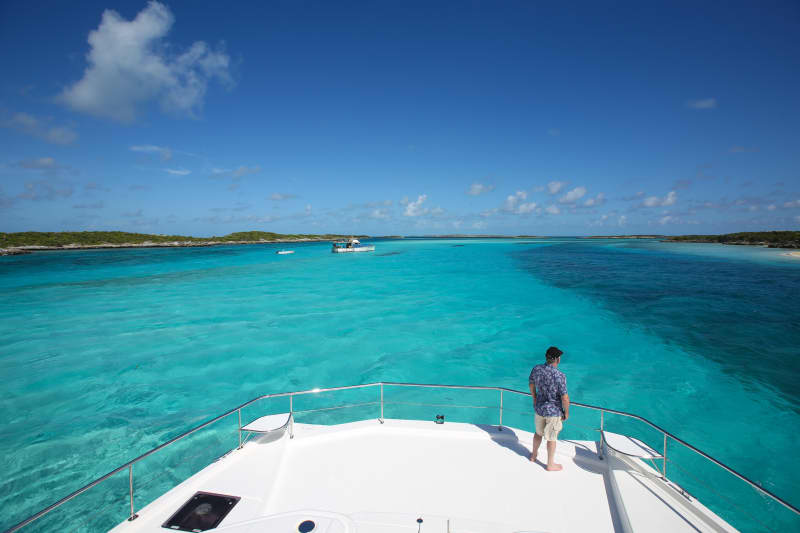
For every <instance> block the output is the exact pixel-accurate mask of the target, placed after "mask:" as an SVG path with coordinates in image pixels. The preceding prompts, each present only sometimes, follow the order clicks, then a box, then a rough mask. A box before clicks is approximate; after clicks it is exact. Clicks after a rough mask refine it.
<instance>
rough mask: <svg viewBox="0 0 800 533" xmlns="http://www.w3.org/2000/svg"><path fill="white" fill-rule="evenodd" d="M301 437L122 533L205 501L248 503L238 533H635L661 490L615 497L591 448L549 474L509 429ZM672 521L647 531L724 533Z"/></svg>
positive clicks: (264, 444)
mask: <svg viewBox="0 0 800 533" xmlns="http://www.w3.org/2000/svg"><path fill="white" fill-rule="evenodd" d="M294 435H295V436H294V438H293V439H289V438H288V435H284V436H282V437H280V438H277V439H276V438H275V437H274V436H272V437H270V436H263V437H260V438H257V439H255V440H252V441H250V442H248V443H247V444H245V446H244V447H243V448H242V449H241V450H236V451H234V452H232V453H231V454H229V455H227V456H225V457H224V458H222V459H220V460H219V461H217V462H216V463H214V464H212V465H210V466H209V467H207V468H206V469H204V470H203V471H201V472H199V473H198V474H196V475H195V476H193V477H191V478H189V479H188V480H186V481H185V482H183V483H181V484H180V485H179V486H178V487H176V488H174V489H173V490H171V491H169V492H168V493H166V494H165V495H163V496H162V497H160V498H159V499H157V500H156V501H154V502H153V503H151V504H150V505H148V506H146V507H144V508H143V509H141V510H140V511H139V513H138V514H139V517H138V518H137V519H136V520H134V521H132V522H127V521H126V522H124V523H122V524H120V525H119V526H117V528H115V529H114V531H115V532H118V533H119V532H144V531H153V532H155V531H163V529H161V524H162V523H163V522H164V520H166V518H168V517H169V515H170V513H172V512H174V510H175V509H177V508H178V507H180V506H181V505H182V504H183V502H185V501H186V500H187V499H188V498H190V497H191V496H192V494H194V493H195V492H196V491H201V490H202V491H206V492H214V493H221V494H230V495H233V496H238V497H240V498H241V501H240V503H239V504H238V505H237V507H236V508H235V509H233V511H232V512H231V513H230V515H229V516H228V517H226V518H225V520H224V521H223V522H222V523H221V524H220V526H219V528H218V529H220V530H223V531H231V532H245V531H256V530H259V531H263V530H264V528H265V527H266V526H267V525H269V529H270V530H275V531H281V530H283V525H280V524H284V522H286V521H287V520H289V521H290V522H291V520H295V519H296V520H300V518H302V516H306V517H310V519H314V517H315V516H317V517H319V519H320V520H323V521H325V523H326V524H329V527H330V531H331V532H333V531H342V532H350V531H357V532H362V531H376V532H378V531H385V532H387V533H389V532H401V531H418V529H417V527H418V525H419V524H417V522H416V520H417V518H422V519H423V523H422V524H423V525H424V527H423V528H421V529H420V530H419V531H446V529H445V528H446V522H447V521H448V520H449V521H450V526H451V531H453V532H456V531H458V532H462V531H464V532H466V531H471V532H475V533H484V532H485V533H489V532H502V531H508V532H509V533H510V532H513V531H550V532H556V531H564V532H569V531H624V530H627V529H628V527H629V526H628V524H629V522H625V521H623V520H621V519H620V517H621V516H626V513H625V512H624V511H623V512H622V513H620V509H619V508H618V506H619V505H624V501H625V499H626V498H630V497H632V496H626V495H625V494H632V493H633V492H637V491H638V490H644V491H646V492H649V491H651V490H652V488H650V487H646V485H642V488H641V489H636V488H635V487H634V488H633V489H631V488H630V487H627V488H625V491H624V493H623V495H622V497H621V498H620V497H617V496H615V492H614V488H613V486H612V478H611V476H610V475H609V471H608V463H609V462H608V458H607V457H604V458H601V457H600V454H598V446H599V443H596V442H591V441H561V442H559V444H558V448H557V450H558V458H559V461H560V462H561V463H562V464H563V465H564V470H563V471H561V472H555V473H554V472H546V471H545V469H544V467H543V465H542V464H540V463H531V462H530V461H529V457H528V456H529V454H530V446H531V442H530V441H531V439H532V435H531V434H530V433H528V432H525V431H521V430H518V429H514V428H508V427H504V428H503V430H502V431H500V430H498V428H497V427H496V426H482V425H473V424H462V423H446V424H443V425H437V424H434V423H432V422H422V421H406V420H386V421H385V423H383V424H380V423H379V422H378V421H376V420H367V421H361V422H354V423H349V424H341V425H335V426H316V425H308V424H296V425H295V433H294ZM540 454H541V455H542V458H543V456H544V449H542V450H540ZM617 467H618V468H619V465H617ZM647 482H648V483H650V482H655V483H657V481H653V480H647ZM631 491H633V492H631ZM631 501H633V500H631ZM666 508H667V509H668V511H667V512H671V511H669V508H670V507H669V506H666ZM661 514H663V513H661ZM673 514H674V515H675V516H674V518H675V519H674V520H667V521H665V520H664V517H663V516H661V517H660V523H653V524H652V526H653V528H648V529H651V530H655V531H681V530H687V531H697V530H700V531H714V530H717V529H715V528H708V527H706V525H705V522H703V521H702V520H699V519H698V517H697V516H691V514H690V513H686V512H683V513H681V512H674V513H673ZM654 515H655V514H654ZM287 517H289V518H287ZM325 517H327V518H325ZM331 517H333V518H331ZM687 517H688V519H691V520H693V522H692V521H687ZM290 518H291V519H290ZM412 518H413V522H412V521H411V519H412ZM287 523H288V522H287ZM298 523H299V522H298ZM425 524H427V525H425ZM279 525H280V527H278V526H279ZM661 525H668V526H669V529H664V528H663V527H661ZM440 526H444V528H441V527H440ZM641 526H642V524H641V523H638V526H637V529H641ZM682 526H683V527H682ZM276 527H278V529H275V528H276ZM295 527H296V526H295ZM326 527H328V526H326ZM295 530H296V529H288V530H287V531H295Z"/></svg>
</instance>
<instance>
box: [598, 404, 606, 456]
mask: <svg viewBox="0 0 800 533" xmlns="http://www.w3.org/2000/svg"><path fill="white" fill-rule="evenodd" d="M603 414H605V413H604V412H603V411H600V451H599V453H598V454H597V456H598V457H599V458H600V459H602V458H603V442H605V437H604V436H603Z"/></svg>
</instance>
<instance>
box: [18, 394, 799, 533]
mask: <svg viewBox="0 0 800 533" xmlns="http://www.w3.org/2000/svg"><path fill="white" fill-rule="evenodd" d="M384 386H392V387H420V388H433V389H464V390H486V391H497V392H499V402H500V403H499V421H498V422H499V423H498V427H499V428H500V429H502V427H503V393H504V392H506V393H511V394H517V395H522V396H529V397H530V396H531V394H530V392H525V391H519V390H515V389H509V388H505V387H487V386H476V385H442V384H432V383H402V382H390V381H381V382H375V383H366V384H362V385H348V386H344V387H331V388H326V389H320V388H315V389H310V390H304V391H296V392H280V393H275V394H265V395H262V396H258V397H257V398H253V399H252V400H250V401H247V402H245V403H243V404H241V405H239V406H238V407H234V408H233V409H230V410H228V411H226V412H224V413H223V414H221V415H218V416H216V417H214V418H212V419H210V420H207V421H205V422H203V423H202V424H200V425H198V426H195V427H193V428H191V429H189V430H188V431H185V432H183V433H181V434H180V435H178V436H176V437H173V438H172V439H170V440H168V441H166V442H164V443H163V444H160V445H158V446H156V447H155V448H153V449H151V450H149V451H147V452H145V453H143V454H141V455H140V456H138V457H136V458H135V459H133V460H131V461H128V462H127V463H125V464H123V465H122V466H119V467H117V468H115V469H114V470H112V471H111V472H109V473H107V474H106V475H104V476H101V477H99V478H97V479H95V480H94V481H92V482H90V483H88V484H86V485H84V486H83V487H81V488H79V489H78V490H76V491H74V492H72V493H70V494H69V495H67V496H65V497H63V498H61V499H60V500H58V501H57V502H55V503H53V504H51V505H49V506H47V507H45V508H44V509H42V510H41V511H39V512H37V513H36V514H34V515H31V516H30V517H28V518H26V519H25V520H23V521H22V522H20V523H18V524H16V525H14V526H12V527H11V528H10V529H8V530H6V532H5V533H13V532H15V531H18V530H20V529H22V528H23V527H25V526H27V525H28V524H30V523H32V522H34V521H36V520H38V519H39V518H41V517H43V516H45V515H46V514H48V513H50V512H51V511H53V510H55V509H57V508H58V507H60V506H61V505H63V504H65V503H67V502H68V501H70V500H72V499H74V498H75V497H77V496H79V495H80V494H83V493H84V492H86V491H87V490H89V489H91V488H92V487H94V486H96V485H98V484H100V483H102V482H103V481H105V480H107V479H108V478H110V477H112V476H114V475H115V474H117V473H119V472H122V471H124V470H125V469H127V470H128V487H129V498H130V516H129V517H128V520H129V521H130V520H135V519H136V518H137V517H138V515H137V514H136V512H135V507H134V490H133V466H134V465H135V464H136V463H138V462H139V461H141V460H143V459H145V458H146V457H149V456H150V455H153V454H154V453H156V452H157V451H159V450H162V449H164V448H166V447H167V446H169V445H171V444H174V443H175V442H178V441H179V440H181V439H184V438H186V437H188V436H189V435H192V434H193V433H196V432H197V431H199V430H201V429H203V428H205V427H207V426H210V425H211V424H213V423H215V422H217V421H219V420H221V419H223V418H226V417H228V416H230V415H232V414H233V413H237V416H238V422H239V447H241V446H242V409H244V408H245V407H248V406H250V405H252V404H254V403H256V402H258V401H261V400H266V399H271V398H281V397H288V398H289V412H290V413H295V412H301V411H294V397H295V396H301V395H307V394H317V393H320V392H334V391H340V390H351V389H363V388H369V387H379V388H380V401H379V402H368V403H362V404H358V406H364V405H373V404H378V403H380V416H379V417H378V420H379V421H380V423H381V424H382V423H383V421H384ZM389 403H393V402H389ZM570 404H571V405H573V406H576V407H582V408H585V409H590V410H594V411H599V412H600V428H599V429H600V432H601V433H600V435H601V443H602V439H603V437H602V435H603V433H602V431H603V429H604V428H603V425H604V415H605V413H611V414H615V415H620V416H624V417H628V418H633V419H635V420H639V421H640V422H643V423H645V424H646V425H648V426H650V427H651V428H653V429H655V430H656V431H658V432H660V433H661V434H662V435H663V437H664V444H663V453H662V455H663V467H662V471H661V475H662V478H663V479H664V480H666V479H667V472H666V464H667V439H668V438H669V439H672V440H674V441H675V442H677V443H678V444H681V445H683V446H685V447H686V448H688V449H689V450H692V451H693V452H695V453H696V454H698V455H700V456H701V457H703V458H705V459H707V460H709V461H711V462H712V463H713V464H715V465H717V466H719V467H720V468H722V469H723V470H725V471H727V472H728V473H730V474H733V475H734V476H735V477H737V478H739V479H740V480H742V481H744V482H745V483H747V484H748V485H750V486H751V487H752V488H754V489H755V490H757V491H758V492H760V493H761V494H763V495H765V496H767V497H768V498H770V499H772V500H773V501H775V502H777V503H779V504H780V505H782V506H783V507H785V508H786V509H789V510H790V511H792V512H793V513H795V514H798V515H800V509H798V508H797V507H795V506H794V505H792V504H790V503H789V502H787V501H786V500H784V499H783V498H781V497H780V496H778V495H776V494H774V493H772V492H771V491H769V490H768V489H765V488H763V487H762V486H761V485H759V484H758V483H756V482H754V481H752V480H751V479H749V478H748V477H747V476H745V475H743V474H740V473H739V472H737V471H736V470H734V469H733V468H731V467H729V466H727V465H726V464H724V463H723V462H721V461H719V460H717V459H715V458H714V457H712V456H711V455H709V454H707V453H705V452H704V451H702V450H700V449H698V448H696V447H695V446H693V445H691V444H689V443H688V442H686V441H684V440H683V439H681V438H679V437H677V436H675V435H673V434H672V433H670V432H669V431H667V430H665V429H663V428H662V427H660V426H658V425H657V424H655V423H653V422H651V421H650V420H648V419H646V418H644V417H642V416H639V415H636V414H633V413H627V412H625V411H619V410H616V409H609V408H606V407H600V406H597V405H590V404H585V403H580V402H570ZM420 405H431V404H427V403H422V404H420ZM343 407H352V406H343ZM453 407H487V406H453ZM327 409H331V408H318V409H307V410H303V411H302V412H312V411H321V410H327Z"/></svg>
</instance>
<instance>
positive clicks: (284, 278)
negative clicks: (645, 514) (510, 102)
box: [0, 237, 800, 531]
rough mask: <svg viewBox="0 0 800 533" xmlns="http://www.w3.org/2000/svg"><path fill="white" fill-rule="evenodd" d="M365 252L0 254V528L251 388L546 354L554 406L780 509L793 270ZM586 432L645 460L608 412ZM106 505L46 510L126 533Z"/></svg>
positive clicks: (580, 246) (221, 435)
mask: <svg viewBox="0 0 800 533" xmlns="http://www.w3.org/2000/svg"><path fill="white" fill-rule="evenodd" d="M365 241H367V242H371V243H374V244H376V245H377V248H376V250H375V252H371V253H364V254H341V255H340V254H331V253H330V250H329V248H330V244H329V243H319V242H309V243H293V244H292V245H291V246H290V248H291V249H293V250H294V251H295V253H294V254H292V255H288V256H279V255H276V254H275V251H276V250H278V249H280V248H287V245H286V243H276V244H263V245H262V244H256V245H248V246H240V245H223V246H214V247H204V248H134V249H113V250H81V251H48V252H37V253H34V254H30V255H21V256H11V257H2V258H0V292H1V293H2V296H3V297H2V298H0V365H1V368H2V375H3V378H4V379H3V380H2V385H0V398H1V399H0V405H2V407H3V412H4V413H6V416H5V417H4V418H3V420H2V422H0V435H2V438H0V452H2V454H0V455H1V456H2V458H0V467H1V468H2V471H3V472H5V473H6V475H5V476H4V478H3V479H2V481H0V503H2V505H3V507H4V508H6V509H7V510H9V512H7V513H5V514H4V515H3V516H2V517H0V527H2V528H8V527H10V526H12V525H13V524H15V523H17V522H18V521H20V520H22V519H24V518H25V517H27V516H29V515H31V514H33V513H34V512H36V511H38V510H39V509H41V508H43V507H45V506H47V505H48V504H50V503H53V502H54V501H56V500H58V499H59V498H61V497H63V496H65V495H66V494H68V493H70V492H71V491H73V490H75V489H77V488H79V487H81V486H83V485H84V484H86V483H88V482H89V481H91V480H93V479H95V478H97V477H99V476H101V475H103V474H105V473H106V472H108V471H110V470H112V469H113V468H114V467H116V466H118V465H121V464H123V463H125V462H127V461H129V460H130V459H132V458H134V457H136V456H138V455H139V454H141V453H143V452H145V451H147V450H149V449H151V448H153V447H155V446H157V445H158V444H160V443H162V442H164V441H166V440H168V439H169V438H171V437H173V436H175V435H177V434H179V433H181V432H182V431H185V430H187V429H189V428H191V427H193V426H195V425H197V424H198V423H200V422H202V421H204V420H206V419H209V418H211V417H213V416H216V415H218V414H220V413H222V412H224V411H225V410H227V409H230V408H232V407H235V406H236V405H239V404H241V403H243V402H245V401H247V400H250V399H252V398H254V397H256V396H259V395H261V394H266V393H272V392H287V391H296V390H306V389H312V388H315V387H320V388H327V387H336V386H344V385H352V384H361V383H370V382H376V381H394V382H418V383H444V384H460V385H481V386H499V387H507V388H511V389H519V390H526V389H527V378H528V374H529V372H530V370H531V367H532V366H533V365H535V364H538V363H541V362H543V360H544V352H545V350H546V349H547V348H548V347H549V346H551V345H554V346H558V347H559V348H560V349H561V350H563V352H564V356H563V358H562V363H561V366H560V369H561V370H562V371H564V372H565V374H566V375H567V380H568V388H569V395H570V398H571V399H572V400H573V401H576V402H582V403H587V404H593V405H600V406H603V407H608V408H611V409H616V410H621V411H627V412H632V413H635V414H637V415H640V416H643V417H645V418H647V419H649V420H651V421H653V422H654V423H656V424H658V425H659V426H661V427H663V428H665V429H666V430H667V431H670V432H672V433H673V434H675V435H676V436H678V437H679V438H681V439H683V440H685V441H687V442H689V443H691V444H693V445H695V446H697V447H698V448H700V449H701V450H703V451H704V452H707V453H709V454H710V455H712V456H713V457H715V458H717V459H718V460H720V461H722V462H723V463H725V464H727V465H729V466H731V467H732V468H734V469H736V470H737V471H739V472H741V473H742V474H744V475H746V476H748V477H749V478H751V479H753V480H755V481H756V482H758V483H760V484H761V485H762V486H763V487H765V488H768V489H769V490H771V491H773V492H774V493H776V494H778V495H779V496H781V497H783V498H785V499H787V500H788V501H789V502H790V503H793V504H797V503H798V499H800V481H798V479H800V463H798V462H797V461H795V460H793V457H794V453H793V450H794V448H795V442H794V441H795V437H796V435H797V432H798V429H800V387H798V385H797V384H798V383H800V357H798V355H799V354H798V346H800V307H799V306H798V305H797V302H796V300H797V295H798V294H800V259H798V258H796V257H791V256H789V255H787V250H781V249H768V248H762V247H745V246H726V245H719V244H693V243H669V242H660V241H658V240H646V239H585V238H574V237H553V238H544V239H535V240H534V239H531V240H526V239H522V238H509V239H501V238H491V239H489V238H484V239H482V238H453V239H442V238H435V239H432V238H404V239H397V240H381V239H376V240H370V241H368V240H366V239H365ZM449 399H450V400H452V398H449ZM442 409H444V412H446V413H448V419H450V418H451V416H450V413H452V418H453V419H455V420H460V419H463V420H464V421H474V422H475V423H479V422H480V423H492V421H491V420H490V419H489V418H486V419H483V418H480V417H481V416H488V415H472V414H466V413H462V412H459V411H458V409H456V408H453V409H451V410H448V409H447V408H442ZM526 409H527V410H529V406H526V405H525V404H524V403H519V404H518V405H516V404H515V405H509V406H508V414H507V415H505V416H506V417H507V418H504V423H505V424H507V425H509V426H512V427H519V428H521V429H525V430H531V429H532V426H533V418H532V416H530V415H529V414H528V413H527V412H526ZM397 413H398V415H400V416H405V415H409V416H411V415H412V414H414V415H417V414H419V413H422V414H420V416H428V415H430V414H431V413H432V411H431V413H428V412H427V411H425V412H421V411H419V410H416V411H414V412H413V413H412V412H411V411H406V412H403V411H397ZM339 416H345V417H346V416H347V415H346V414H335V413H331V414H326V415H325V416H324V417H322V418H318V419H316V420H315V421H318V422H320V423H335V422H337V421H340V418H337V417H339ZM470 417H478V418H470ZM301 421H302V420H301ZM598 422H599V420H598V416H597V415H596V413H592V412H582V411H580V410H578V409H575V410H573V412H572V416H571V418H570V420H568V421H567V422H566V423H565V428H564V433H563V435H562V438H565V439H586V440H598V435H597V432H596V431H595V430H596V428H597V427H598ZM605 424H606V428H607V429H610V430H612V431H613V430H614V428H619V429H620V430H628V431H630V432H633V433H634V434H636V435H637V436H639V437H640V438H643V439H645V440H647V441H648V443H650V444H651V445H652V446H654V447H656V445H658V444H659V442H658V440H657V439H655V436H656V434H655V433H654V432H653V433H650V432H648V431H646V430H643V429H642V428H641V427H638V428H637V427H636V426H635V425H633V424H632V423H631V421H629V420H624V419H622V418H613V417H607V418H606V420H605ZM228 426H230V424H228ZM228 426H226V427H224V428H214V429H210V430H208V432H207V433H205V434H204V435H203V436H198V439H199V440H198V442H201V443H203V451H204V453H200V454H188V458H185V459H184V460H182V461H181V462H180V463H174V462H169V461H168V460H167V459H166V458H163V459H158V461H157V462H153V463H152V464H150V465H143V470H144V472H143V473H142V475H141V477H140V478H138V479H139V480H140V481H139V484H138V485H137V494H138V495H140V496H138V498H139V499H138V503H137V505H139V506H140V505H144V504H145V503H147V501H148V500H151V499H153V498H154V497H156V496H157V495H158V494H160V493H161V492H163V491H164V490H165V489H167V488H169V487H170V486H172V485H174V484H175V483H177V482H179V481H180V480H181V479H184V478H185V477H187V476H188V475H189V474H190V473H192V472H194V471H196V470H197V469H198V468H200V467H202V466H204V465H205V464H207V463H208V462H209V461H210V460H213V459H214V458H215V457H216V456H218V455H220V454H221V453H225V451H227V450H228V449H230V448H232V447H233V446H234V445H235V438H236V431H235V427H234V428H231V427H228ZM193 438H194V437H193ZM654 439H655V440H654ZM657 449H660V446H658V447H657ZM160 453H165V454H167V455H169V454H170V451H169V450H165V451H164V452H160ZM670 453H671V454H674V455H671V456H670V457H671V458H672V460H674V461H675V462H676V466H677V468H676V469H675V470H674V471H673V472H671V473H670V477H671V478H673V479H675V480H676V481H677V482H678V483H680V484H681V485H683V486H684V487H686V488H687V489H688V490H689V492H690V493H691V494H693V495H696V496H698V497H699V498H700V500H701V501H702V502H703V503H704V504H705V505H707V506H708V507H710V508H711V509H712V510H714V511H715V512H718V513H719V514H720V515H721V516H722V517H723V518H725V519H726V520H728V521H730V523H731V524H732V525H734V526H735V527H737V528H739V529H740V530H742V531H759V530H768V529H780V528H781V527H788V526H791V525H792V524H796V521H795V520H796V519H795V517H794V516H793V515H792V514H791V513H789V512H788V511H786V510H784V509H782V508H780V507H779V506H777V505H775V504H774V502H771V501H768V500H766V499H764V498H763V497H762V496H760V495H758V494H757V493H756V492H755V491H754V490H753V489H751V488H750V487H748V486H746V485H745V484H744V483H742V482H741V481H740V480H737V479H736V478H734V477H733V476H731V475H729V474H727V473H724V472H722V471H721V470H720V469H719V468H717V467H716V466H714V465H712V464H710V463H708V462H705V461H702V460H700V459H699V457H698V456H696V455H694V454H693V453H692V452H690V451H688V450H686V449H681V447H680V446H679V445H677V444H674V445H671V447H670ZM214 454H216V455H214ZM137 468H138V467H137ZM112 489H113V490H112ZM112 492H113V494H112ZM720 493H721V494H722V497H720ZM726 496H727V497H728V499H730V500H732V502H731V501H728V500H726V498H725V497H726ZM126 498H127V475H125V476H124V479H122V478H121V477H120V478H119V479H114V480H112V483H111V484H110V485H109V486H107V487H105V486H104V485H101V486H98V487H95V488H93V489H91V490H90V491H89V492H87V493H85V494H83V495H81V496H80V497H78V498H76V501H75V502H74V503H70V504H68V505H67V506H65V507H69V506H75V507H74V508H77V507H78V506H84V507H93V508H94V509H97V510H98V512H97V513H94V515H93V517H92V519H91V521H89V522H87V523H83V524H76V528H77V529H78V530H85V531H95V530H103V529H107V528H108V527H111V526H113V525H114V524H115V523H117V522H119V521H121V520H123V519H124V518H125V516H126V515H125V509H126V508H125V506H126V502H127V500H126ZM60 512H61V511H57V512H55V513H53V515H55V516H52V517H47V518H45V519H42V520H41V521H39V522H36V523H34V524H33V525H32V526H31V527H30V530H31V531H40V530H41V531H45V530H47V528H48V526H52V525H53V524H55V523H56V521H57V520H58V519H59V518H58V516H59V513H60ZM64 512H69V511H68V510H66V511H64ZM753 515H755V516H753Z"/></svg>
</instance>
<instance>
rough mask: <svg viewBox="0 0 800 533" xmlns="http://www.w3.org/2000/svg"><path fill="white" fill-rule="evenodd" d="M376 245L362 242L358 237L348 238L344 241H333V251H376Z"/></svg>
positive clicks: (336, 252) (341, 252) (337, 252)
mask: <svg viewBox="0 0 800 533" xmlns="http://www.w3.org/2000/svg"><path fill="white" fill-rule="evenodd" d="M374 251H375V245H373V244H361V241H359V240H358V239H347V240H344V241H336V242H334V243H333V248H331V252H333V253H335V254H343V253H348V252H374Z"/></svg>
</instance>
